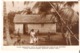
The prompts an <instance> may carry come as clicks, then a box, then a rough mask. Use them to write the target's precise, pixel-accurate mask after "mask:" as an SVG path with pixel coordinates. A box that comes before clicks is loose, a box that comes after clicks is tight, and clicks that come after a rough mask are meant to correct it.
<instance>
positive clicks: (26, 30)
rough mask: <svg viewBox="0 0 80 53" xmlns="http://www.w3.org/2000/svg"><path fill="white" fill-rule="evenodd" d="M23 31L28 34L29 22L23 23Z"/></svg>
mask: <svg viewBox="0 0 80 53" xmlns="http://www.w3.org/2000/svg"><path fill="white" fill-rule="evenodd" d="M23 33H24V34H28V26H27V24H23Z"/></svg>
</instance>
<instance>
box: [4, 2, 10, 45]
mask: <svg viewBox="0 0 80 53" xmlns="http://www.w3.org/2000/svg"><path fill="white" fill-rule="evenodd" d="M4 19H5V23H4V24H5V25H4V26H5V34H4V35H5V36H6V40H7V43H8V45H11V38H10V33H9V20H8V16H7V13H6V2H4Z"/></svg>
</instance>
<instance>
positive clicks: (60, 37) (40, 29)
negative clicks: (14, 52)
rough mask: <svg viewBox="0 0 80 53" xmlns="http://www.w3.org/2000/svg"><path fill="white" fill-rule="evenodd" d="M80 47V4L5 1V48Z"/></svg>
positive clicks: (69, 2)
mask: <svg viewBox="0 0 80 53" xmlns="http://www.w3.org/2000/svg"><path fill="white" fill-rule="evenodd" d="M28 45H35V46H48V45H49V46H55V45H59V46H61V45H64V46H74V45H76V46H79V3H78V1H3V46H28Z"/></svg>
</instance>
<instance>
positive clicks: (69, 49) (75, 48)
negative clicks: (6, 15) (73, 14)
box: [0, 0, 80, 53]
mask: <svg viewBox="0 0 80 53" xmlns="http://www.w3.org/2000/svg"><path fill="white" fill-rule="evenodd" d="M5 1H12V0H5ZM14 1H26V0H14ZM27 1H37V0H27ZM39 1H43V0H39ZM46 1H49V0H46ZM50 1H54V0H50ZM56 1H64V0H56ZM65 1H78V0H65ZM79 5H80V1H79ZM79 8H80V7H79ZM79 12H80V9H79ZM79 15H80V14H79ZM2 17H3V1H1V0H0V47H1V48H0V50H1V51H2V52H0V53H3V52H4V53H9V52H10V53H13V52H16V53H17V52H18V51H19V53H22V52H28V53H35V52H36V53H41V52H43V53H44V52H46V53H50V52H51V53H53V52H57V53H63V52H65V53H69V52H71V53H78V52H79V49H80V46H66V48H60V49H40V50H38V49H23V48H17V47H16V46H4V47H2V46H3V45H2V43H3V38H2V37H3V18H2ZM79 20H80V19H79ZM79 23H80V22H79ZM79 26H80V24H79ZM79 30H80V29H79ZM79 44H80V42H79ZM55 47H56V46H55ZM10 50H11V51H10ZM57 50H58V51H57ZM6 51H7V52H6Z"/></svg>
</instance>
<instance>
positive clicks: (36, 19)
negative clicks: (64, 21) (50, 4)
mask: <svg viewBox="0 0 80 53" xmlns="http://www.w3.org/2000/svg"><path fill="white" fill-rule="evenodd" d="M51 16H52V15H47V16H46V17H45V18H41V16H40V15H21V14H17V15H15V17H14V23H28V24H33V23H35V24H42V23H43V24H47V23H55V19H54V18H55V16H53V18H52V19H51Z"/></svg>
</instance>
